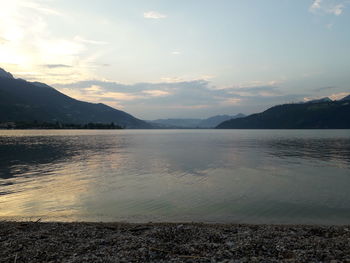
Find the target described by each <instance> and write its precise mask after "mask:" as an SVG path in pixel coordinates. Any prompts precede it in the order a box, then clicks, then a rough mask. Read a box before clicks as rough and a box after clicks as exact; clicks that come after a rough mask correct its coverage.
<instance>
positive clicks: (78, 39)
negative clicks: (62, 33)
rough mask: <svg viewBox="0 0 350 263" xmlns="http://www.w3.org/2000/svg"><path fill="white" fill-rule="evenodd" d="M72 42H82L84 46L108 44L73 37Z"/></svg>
mask: <svg viewBox="0 0 350 263" xmlns="http://www.w3.org/2000/svg"><path fill="white" fill-rule="evenodd" d="M74 40H75V41H77V42H82V43H86V44H92V45H107V44H108V42H105V41H97V40H91V39H85V38H83V37H81V36H75V37H74Z"/></svg>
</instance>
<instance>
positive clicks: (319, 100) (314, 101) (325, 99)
mask: <svg viewBox="0 0 350 263" xmlns="http://www.w3.org/2000/svg"><path fill="white" fill-rule="evenodd" d="M331 101H332V100H331V99H330V98H328V97H324V98H321V99H316V100H310V101H307V102H305V103H320V102H331Z"/></svg>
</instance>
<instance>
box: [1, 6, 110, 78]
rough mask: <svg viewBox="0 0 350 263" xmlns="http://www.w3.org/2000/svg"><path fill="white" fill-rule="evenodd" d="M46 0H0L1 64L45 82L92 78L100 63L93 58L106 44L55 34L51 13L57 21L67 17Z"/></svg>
mask: <svg viewBox="0 0 350 263" xmlns="http://www.w3.org/2000/svg"><path fill="white" fill-rule="evenodd" d="M50 3H51V1H43V0H37V1H28V0H13V1H1V9H0V21H1V23H0V63H1V65H2V66H3V67H5V68H6V69H7V70H8V71H11V72H13V73H14V74H15V76H16V77H20V78H26V79H28V80H31V81H40V82H45V83H48V84H51V83H58V82H61V83H65V82H67V80H68V79H69V81H79V80H82V79H91V78H93V77H94V72H95V71H94V70H95V68H96V66H98V65H101V62H100V63H98V62H97V60H98V59H99V57H100V56H101V55H103V53H104V52H106V49H102V48H101V45H104V44H107V43H106V42H104V41H98V40H90V39H87V38H84V37H82V36H76V37H64V36H61V35H60V36H58V35H55V34H54V32H53V31H52V30H51V24H50V22H51V17H52V15H55V21H58V22H65V21H66V19H67V18H66V16H64V15H62V13H64V12H63V11H57V10H55V9H53V8H51V7H49V6H47V5H49V4H50ZM49 18H50V19H49ZM69 19H71V18H69ZM3 40H4V41H5V42H4V41H3ZM28 72H30V73H31V74H28ZM67 76H70V78H67Z"/></svg>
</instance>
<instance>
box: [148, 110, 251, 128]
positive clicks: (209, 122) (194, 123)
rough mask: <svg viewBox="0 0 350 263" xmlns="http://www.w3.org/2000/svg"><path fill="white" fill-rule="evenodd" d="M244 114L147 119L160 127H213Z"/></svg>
mask: <svg viewBox="0 0 350 263" xmlns="http://www.w3.org/2000/svg"><path fill="white" fill-rule="evenodd" d="M244 116H245V115H244V114H242V113H239V114H237V115H233V116H230V115H216V116H213V117H210V118H208V119H158V120H153V121H149V122H150V123H151V124H152V125H153V126H156V127H158V128H162V129H174V128H180V129H194V128H215V127H216V126H217V125H219V124H220V123H221V122H223V121H226V120H230V119H236V118H241V117H244Z"/></svg>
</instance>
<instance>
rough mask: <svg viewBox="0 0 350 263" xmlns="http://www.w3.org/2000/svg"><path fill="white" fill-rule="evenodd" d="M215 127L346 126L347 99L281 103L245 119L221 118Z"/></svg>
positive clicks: (349, 113)
mask: <svg viewBox="0 0 350 263" xmlns="http://www.w3.org/2000/svg"><path fill="white" fill-rule="evenodd" d="M217 128H218V129H349V128H350V102H349V101H348V100H344V99H343V100H340V101H322V102H318V103H317V102H315V103H303V104H285V105H279V106H275V107H272V108H270V109H268V110H266V111H264V112H262V113H257V114H252V115H250V116H247V117H245V118H239V119H235V120H230V121H225V122H223V123H221V124H220V125H218V126H217Z"/></svg>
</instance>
